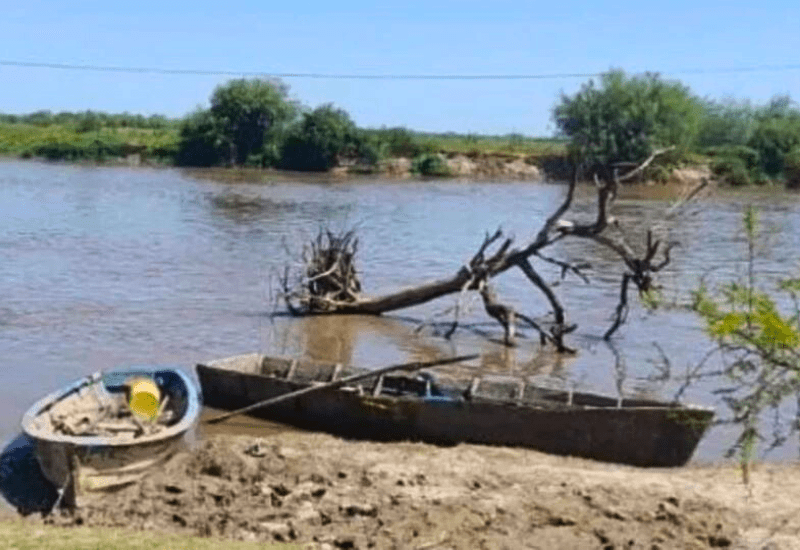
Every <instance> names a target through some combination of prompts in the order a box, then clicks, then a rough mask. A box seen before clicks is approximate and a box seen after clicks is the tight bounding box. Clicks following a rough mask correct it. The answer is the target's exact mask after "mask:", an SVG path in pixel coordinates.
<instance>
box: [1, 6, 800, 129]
mask: <svg viewBox="0 0 800 550" xmlns="http://www.w3.org/2000/svg"><path fill="white" fill-rule="evenodd" d="M9 4H10V5H6V6H4V7H3V10H2V18H0V112H3V113H28V112H33V111H37V110H41V109H49V110H51V111H53V112H58V111H82V110H87V109H91V110H96V111H106V112H115V113H116V112H124V111H128V112H131V113H141V114H144V115H150V114H163V115H166V116H169V117H181V116H184V115H186V114H188V113H189V112H191V111H193V110H194V109H196V108H197V107H207V106H208V100H209V97H210V96H211V94H212V92H213V90H214V88H215V87H216V86H217V85H219V84H222V83H224V82H226V81H228V80H230V79H231V78H235V76H233V75H231V74H228V75H225V74H211V75H195V74H159V73H147V72H144V73H126V72H110V71H88V70H66V69H54V68H41V67H20V66H9V65H3V64H2V63H3V62H23V63H53V64H67V65H92V66H113V67H144V68H154V69H183V70H199V71H212V72H213V71H222V72H226V71H227V72H231V73H237V74H238V73H264V74H275V73H292V74H297V73H325V74H355V75H377V74H390V75H403V74H405V75H407V74H413V75H486V74H491V75H565V74H576V73H577V74H594V73H599V72H602V71H607V70H609V69H611V68H620V69H623V70H625V71H626V72H629V73H639V72H643V71H653V72H658V73H660V74H661V75H662V76H663V77H664V78H668V79H677V80H680V81H682V82H683V83H684V84H686V85H688V86H689V87H690V88H691V89H692V91H693V92H694V93H696V94H698V95H699V96H702V97H707V98H713V99H723V98H728V97H732V98H736V99H740V100H744V99H749V100H751V101H753V102H754V103H764V102H766V101H768V100H769V99H770V98H771V97H772V96H774V95H777V94H784V95H785V94H789V95H791V96H792V98H793V99H795V100H800V2H798V1H797V0H763V1H761V2H753V1H752V0H748V1H747V2H741V1H739V0H728V1H721V0H701V1H697V0H695V1H694V2H690V1H687V0H672V1H670V2H642V1H641V0H638V1H629V0H625V1H619V2H608V1H606V2H597V1H596V0H595V1H573V0H558V1H555V2H547V3H540V2H535V1H533V0H494V1H491V2H489V1H487V0H482V1H480V2H473V1H471V0H461V1H436V0H428V1H421V0H404V1H402V2H398V1H395V2H375V1H374V0H370V1H348V0H340V1H337V2H331V1H329V0H328V1H324V2H323V1H302V0H295V1H291V2H287V1H286V0H282V1H280V2H271V1H269V0H247V1H245V0H228V1H226V2H220V1H219V0H216V1H213V2H210V1H207V0H195V1H192V2H184V1H182V0H161V1H152V0H138V1H136V2H109V1H108V0H103V1H96V0H82V1H80V2H76V1H74V0H71V1H69V2H67V1H61V0H52V1H45V0H27V1H24V2H9ZM283 80H284V82H285V83H286V84H288V85H289V86H290V95H291V96H292V97H293V98H294V99H297V100H299V101H300V102H301V103H303V104H305V105H307V106H310V107H315V106H317V105H320V104H323V103H329V102H330V103H334V104H335V105H336V106H338V107H341V108H344V109H345V110H347V111H348V112H349V113H350V115H351V116H352V118H353V120H355V122H356V123H357V124H359V125H360V126H365V127H381V126H405V127H407V128H411V129H414V130H422V131H433V132H447V131H453V132H459V133H479V134H507V133H512V132H513V133H521V134H525V135H530V136H549V135H553V134H554V132H555V127H554V124H553V122H552V119H551V112H552V108H553V106H554V105H555V104H556V103H557V101H558V100H559V98H560V96H561V94H562V93H566V94H572V93H575V92H576V91H577V90H578V89H579V88H580V86H581V84H582V83H584V82H586V81H587V80H588V77H585V76H582V77H568V76H558V77H555V78H536V79H506V80H413V79H411V80H409V79H391V80H364V79H326V78H298V77H292V78H284V79H283Z"/></svg>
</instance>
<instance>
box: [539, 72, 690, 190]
mask: <svg viewBox="0 0 800 550" xmlns="http://www.w3.org/2000/svg"><path fill="white" fill-rule="evenodd" d="M702 114H703V109H702V105H701V103H700V101H699V100H698V99H697V98H696V97H694V96H693V95H692V94H691V92H690V90H689V88H687V87H686V86H684V85H683V84H681V83H680V82H677V81H665V80H662V79H661V78H660V77H659V76H658V75H657V74H652V73H646V74H644V75H638V76H628V75H626V74H625V73H624V72H623V71H611V72H608V73H605V74H604V75H603V76H602V77H601V78H600V82H599V83H598V84H597V85H595V83H594V81H593V80H590V81H589V82H588V83H587V84H584V85H583V86H582V87H581V89H580V90H579V91H578V92H577V93H576V94H574V95H572V96H568V95H562V96H561V101H560V103H559V104H558V105H556V107H555V109H554V110H553V117H554V119H555V122H556V125H557V127H558V130H559V132H560V133H561V134H562V135H564V136H566V137H568V138H569V139H570V145H569V152H570V154H571V155H572V156H573V157H574V158H576V159H579V160H580V161H581V162H584V163H586V164H587V168H589V169H590V170H592V171H603V172H606V173H607V174H608V173H610V171H611V168H612V167H613V165H614V164H617V163H625V162H641V161H642V160H644V159H645V158H647V157H648V156H649V155H650V154H651V153H652V152H653V151H654V150H656V149H658V148H663V147H668V146H674V147H675V148H676V153H677V156H676V158H679V157H680V155H682V154H683V153H684V152H685V151H687V150H688V148H689V146H690V145H692V144H693V143H694V140H695V137H696V135H697V132H698V130H699V127H700V121H701V118H702ZM662 161H663V159H660V160H659V162H662Z"/></svg>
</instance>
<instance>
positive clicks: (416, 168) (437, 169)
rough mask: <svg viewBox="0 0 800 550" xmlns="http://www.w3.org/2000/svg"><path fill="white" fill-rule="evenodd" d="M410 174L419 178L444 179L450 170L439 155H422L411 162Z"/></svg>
mask: <svg viewBox="0 0 800 550" xmlns="http://www.w3.org/2000/svg"><path fill="white" fill-rule="evenodd" d="M411 173H412V174H419V175H421V176H437V177H446V176H449V175H450V168H449V167H448V166H447V162H446V161H445V160H444V157H442V156H441V155H438V154H431V153H424V154H422V155H418V156H417V157H415V158H414V160H413V161H412V162H411Z"/></svg>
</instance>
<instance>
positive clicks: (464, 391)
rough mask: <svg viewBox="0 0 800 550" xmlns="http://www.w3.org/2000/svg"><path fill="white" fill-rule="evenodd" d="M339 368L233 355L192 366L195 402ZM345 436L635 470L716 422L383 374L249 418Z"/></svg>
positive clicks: (687, 453)
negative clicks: (480, 448) (511, 449)
mask: <svg viewBox="0 0 800 550" xmlns="http://www.w3.org/2000/svg"><path fill="white" fill-rule="evenodd" d="M352 373H353V371H352V370H348V369H345V368H342V366H341V365H336V364H331V363H321V362H314V361H308V360H292V359H284V358H275V357H269V356H263V355H259V354H249V355H240V356H235V357H230V358H227V359H220V360H215V361H210V362H208V363H205V364H199V365H197V375H198V378H199V380H200V386H201V390H202V394H203V401H204V404H205V405H208V406H209V407H215V408H218V409H223V410H234V409H239V408H242V407H245V406H247V405H250V404H253V403H257V402H260V401H264V400H266V399H270V398H272V397H277V396H279V395H282V394H286V393H289V392H291V391H296V390H298V389H302V388H304V387H308V386H309V385H313V384H319V383H324V382H328V381H331V380H335V379H336V378H337V377H344V376H346V375H348V374H352ZM252 414H253V415H255V416H260V417H263V418H267V419H270V420H276V421H279V422H283V423H287V424H291V425H294V426H298V427H301V428H306V429H313V430H321V431H326V432H329V433H332V434H336V435H340V436H343V437H350V438H356V439H373V440H412V441H425V442H431V443H437V444H447V445H450V444H458V443H462V442H464V443H480V444H490V445H508V446H519V447H528V448H531V449H536V450H539V451H543V452H547V453H554V454H559V455H568V456H578V457H584V458H590V459H595V460H601V461H608V462H618V463H624V464H631V465H636V466H680V465H683V464H685V463H686V462H687V461H688V460H689V459H690V458H691V456H692V454H693V453H694V450H695V448H696V447H697V444H698V442H699V441H700V438H701V437H702V436H703V434H704V433H705V431H706V430H707V428H708V427H709V425H710V424H711V421H712V419H713V417H714V411H713V410H712V409H709V408H704V407H697V406H690V405H682V404H677V403H669V402H662V401H656V400H649V399H627V398H625V399H617V398H613V397H607V396H603V395H596V394H592V393H582V392H570V391H564V390H558V389H548V388H543V387H540V386H536V385H534V384H532V383H530V381H529V380H527V379H524V378H517V377H510V376H497V375H495V376H489V375H486V376H482V377H473V378H464V379H461V380H458V379H456V378H451V379H446V378H444V376H433V375H432V374H431V372H421V373H419V374H418V375H414V376H403V375H398V376H395V375H385V376H383V377H380V378H378V379H377V380H375V381H372V382H371V383H369V387H364V386H353V387H347V386H345V387H343V388H340V389H336V390H320V391H319V392H316V393H312V394H309V395H306V396H303V397H299V398H297V399H294V400H292V401H288V402H284V403H280V404H277V405H274V406H270V407H267V408H263V409H258V410H255V411H253V412H252Z"/></svg>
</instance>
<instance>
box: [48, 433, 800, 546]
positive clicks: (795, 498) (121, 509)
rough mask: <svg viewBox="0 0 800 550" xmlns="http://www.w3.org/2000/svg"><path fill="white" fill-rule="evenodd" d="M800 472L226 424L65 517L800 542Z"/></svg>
mask: <svg viewBox="0 0 800 550" xmlns="http://www.w3.org/2000/svg"><path fill="white" fill-rule="evenodd" d="M798 508H800V475H798V472H797V469H796V467H795V466H794V465H774V466H763V467H759V468H757V469H756V470H755V471H754V473H753V475H752V484H751V487H750V488H749V489H748V488H746V487H745V486H744V485H743V484H742V482H741V477H740V474H739V472H738V471H737V469H736V468H733V467H727V466H724V467H688V468H684V469H674V470H643V469H636V468H630V467H621V466H615V465H607V464H598V463H593V462H589V461H583V460H577V459H566V458H559V457H553V456H548V455H543V454H540V453H537V452H533V451H527V450H521V449H507V448H498V447H483V446H476V445H459V446H457V447H451V448H440V447H435V446H431V445H425V444H416V443H400V444H387V443H365V442H347V441H343V440H340V439H336V438H334V437H330V436H326V435H321V434H307V433H297V432H285V433H279V434H274V435H271V436H270V437H269V439H263V440H259V439H257V438H254V437H250V436H225V435H215V436H213V437H211V438H210V439H207V440H205V441H202V442H200V443H199V444H198V446H197V448H196V449H195V450H194V452H192V453H186V454H183V455H181V456H179V457H176V459H175V460H173V461H172V463H170V464H169V466H168V467H167V468H166V469H165V470H163V471H160V472H157V473H155V474H154V475H153V476H151V477H150V478H149V479H147V480H146V481H145V482H144V483H142V484H141V485H138V486H135V487H131V488H128V489H125V490H123V491H121V492H119V493H117V494H114V495H110V496H107V497H106V498H104V499H103V500H100V501H98V502H96V503H94V504H92V505H90V506H88V507H87V508H86V509H84V510H82V511H81V512H79V513H78V514H76V515H75V516H64V517H57V518H50V519H48V520H46V521H48V522H55V523H58V524H66V525H74V524H87V525H94V526H126V527H133V528H140V529H148V530H150V529H157V530H165V531H178V532H185V533H187V534H198V535H203V536H222V537H225V538H233V539H241V540H283V541H287V542H297V543H300V544H301V545H304V546H308V547H310V548H326V549H330V548H398V549H408V548H417V549H424V548H431V549H432V548H441V549H444V548H487V549H495V548H497V549H499V548H509V549H518V548H543V549H545V548H604V549H610V548H616V549H621V548H646V549H648V550H650V549H655V548H662V549H667V548H682V549H683V548H742V549H743V548H748V549H749V548H764V549H769V550H775V549H782V548H787V549H788V548H800V536H799V535H798V532H799V531H800V514H798V513H797V512H798Z"/></svg>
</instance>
